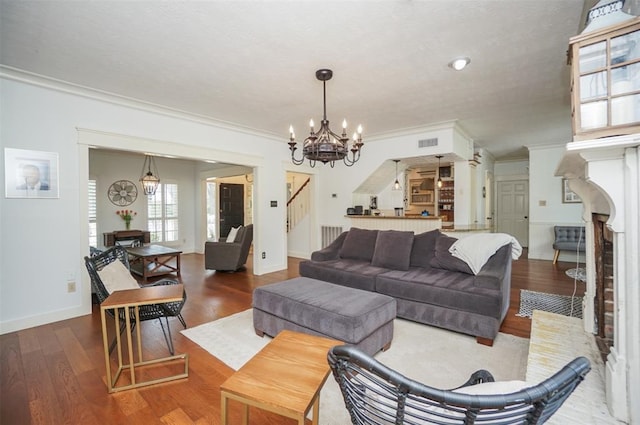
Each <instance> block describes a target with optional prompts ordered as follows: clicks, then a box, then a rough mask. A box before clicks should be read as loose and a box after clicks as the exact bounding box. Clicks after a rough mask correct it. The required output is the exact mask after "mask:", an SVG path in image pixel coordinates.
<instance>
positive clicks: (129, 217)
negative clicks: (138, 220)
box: [116, 210, 138, 230]
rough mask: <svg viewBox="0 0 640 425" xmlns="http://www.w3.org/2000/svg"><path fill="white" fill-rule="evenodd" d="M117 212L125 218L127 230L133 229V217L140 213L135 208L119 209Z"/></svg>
mask: <svg viewBox="0 0 640 425" xmlns="http://www.w3.org/2000/svg"><path fill="white" fill-rule="evenodd" d="M116 214H118V215H119V216H120V218H121V219H123V220H124V225H125V227H126V229H127V230H129V229H131V220H133V217H135V216H136V215H138V213H137V212H135V211H133V210H118V211H116Z"/></svg>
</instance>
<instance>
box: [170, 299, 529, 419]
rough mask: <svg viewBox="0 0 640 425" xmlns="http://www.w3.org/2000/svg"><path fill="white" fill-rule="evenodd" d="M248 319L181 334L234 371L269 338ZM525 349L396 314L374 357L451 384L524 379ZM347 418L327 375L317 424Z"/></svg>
mask: <svg viewBox="0 0 640 425" xmlns="http://www.w3.org/2000/svg"><path fill="white" fill-rule="evenodd" d="M252 318H253V315H252V311H251V310H246V311H243V312H240V313H237V314H234V315H232V316H228V317H225V318H222V319H219V320H216V321H213V322H210V323H205V324H203V325H200V326H196V327H194V328H190V329H186V330H183V331H182V334H183V335H185V336H186V337H187V338H189V339H191V340H192V341H193V342H195V343H196V344H198V345H199V346H200V347H202V348H203V349H205V350H206V351H208V352H209V353H211V354H212V355H213V356H215V357H217V358H218V359H220V360H221V361H222V362H224V363H225V364H226V365H228V366H229V367H231V368H233V369H234V370H237V369H239V368H240V367H241V366H242V365H243V364H244V363H245V362H247V361H248V360H249V359H251V357H253V356H254V355H255V354H256V353H257V352H258V351H259V350H260V349H261V348H262V347H264V346H265V345H266V344H267V343H268V342H269V341H270V339H269V338H268V337H265V338H260V337H258V336H257V335H256V334H255V333H254V331H253V319H252ZM528 350H529V340H528V339H525V338H519V337H516V336H513V335H507V334H502V333H500V334H498V336H497V337H496V339H495V341H494V345H493V347H487V346H485V345H480V344H478V343H476V340H475V338H474V337H471V336H468V335H463V334H458V333H455V332H449V331H446V330H443V329H439V328H434V327H431V326H427V325H422V324H418V323H414V322H410V321H407V320H402V319H396V320H395V322H394V336H393V342H392V344H391V348H390V349H389V350H387V351H385V352H380V353H378V354H376V356H375V357H376V359H377V360H378V361H380V362H382V363H384V364H385V365H387V366H389V367H391V368H392V369H395V370H397V371H398V372H400V373H402V374H404V375H406V376H408V377H411V378H412V379H415V380H417V381H420V382H422V383H424V384H426V385H430V386H433V387H438V388H453V387H457V386H459V385H461V384H462V383H464V382H465V381H466V380H467V379H468V377H469V375H471V373H473V372H474V371H476V370H478V369H487V370H489V371H490V372H491V373H492V374H493V375H494V377H495V378H496V380H513V379H524V377H525V373H526V363H527V355H528ZM348 423H351V422H350V420H349V415H348V413H347V411H346V409H345V407H344V402H343V400H342V395H341V394H340V390H339V388H338V385H337V384H336V382H335V380H334V379H333V377H332V376H329V378H328V379H327V382H326V384H325V385H324V387H323V388H322V392H321V395H320V424H321V425H345V424H348Z"/></svg>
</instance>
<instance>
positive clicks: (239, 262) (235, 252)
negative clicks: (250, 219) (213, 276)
mask: <svg viewBox="0 0 640 425" xmlns="http://www.w3.org/2000/svg"><path fill="white" fill-rule="evenodd" d="M252 242H253V224H249V225H247V226H243V227H241V228H240V230H238V233H237V234H236V237H235V240H234V241H233V242H226V238H220V241H218V242H210V241H207V242H205V244H204V268H205V269H207V270H220V271H236V270H238V269H240V268H241V267H242V266H244V265H245V263H246V262H247V257H248V256H249V249H250V248H251V243H252Z"/></svg>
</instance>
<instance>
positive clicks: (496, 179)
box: [493, 174, 531, 245]
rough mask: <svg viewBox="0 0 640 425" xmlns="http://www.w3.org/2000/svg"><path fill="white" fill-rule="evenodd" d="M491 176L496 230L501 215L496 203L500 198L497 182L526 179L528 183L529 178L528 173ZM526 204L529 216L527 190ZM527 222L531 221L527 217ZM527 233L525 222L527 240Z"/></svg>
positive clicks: (529, 199) (528, 232)
mask: <svg viewBox="0 0 640 425" xmlns="http://www.w3.org/2000/svg"><path fill="white" fill-rule="evenodd" d="M493 177H494V180H493V197H494V202H493V206H494V212H495V216H494V217H493V219H494V220H495V223H494V231H497V230H498V223H499V222H500V219H501V217H500V215H499V211H500V208H499V205H498V199H499V198H500V197H499V196H498V184H499V183H502V182H511V181H522V180H526V181H527V184H528V185H529V183H530V179H529V175H528V174H509V175H504V176H496V175H495V174H494V175H493ZM529 187H530V185H529ZM527 205H529V209H528V211H527V217H531V198H530V197H529V192H528V191H527ZM529 222H531V220H530V219H528V223H529ZM529 235H530V226H529V225H528V224H527V242H528V241H529ZM527 245H528V244H527Z"/></svg>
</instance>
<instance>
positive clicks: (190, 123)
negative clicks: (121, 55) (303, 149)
mask: <svg viewBox="0 0 640 425" xmlns="http://www.w3.org/2000/svg"><path fill="white" fill-rule="evenodd" d="M30 82H32V83H33V84H29V83H24V82H21V81H18V80H17V79H15V77H14V76H13V75H9V74H6V73H5V74H2V78H1V79H0V90H1V93H2V96H0V109H1V110H2V114H1V117H0V124H1V125H0V128H1V133H0V135H1V138H2V145H3V147H11V148H18V149H32V150H41V151H48V152H57V153H58V155H59V170H60V172H59V185H60V197H59V199H7V198H4V197H3V198H2V199H0V205H1V208H0V210H1V211H2V216H1V217H2V223H1V226H0V253H1V254H2V259H1V267H0V332H1V333H6V332H10V331H14V330H19V329H23V328H27V327H31V326H37V325H41V324H44V323H49V322H52V321H56V320H62V319H66V318H70V317H75V316H78V315H83V314H88V313H90V311H91V299H90V293H91V291H90V285H89V280H88V276H87V274H86V270H85V267H84V263H83V257H84V256H85V255H87V254H88V239H87V227H88V226H87V224H86V223H87V221H88V220H87V207H86V205H87V193H86V192H87V191H86V181H87V179H88V176H89V172H88V162H89V160H88V145H89V144H96V145H98V146H102V145H101V144H104V146H105V147H106V146H108V145H109V144H112V145H113V147H114V148H115V149H119V150H132V151H137V152H145V151H149V152H152V153H165V154H170V155H176V156H181V157H185V158H188V159H200V160H203V159H212V160H221V161H224V162H231V163H240V164H244V165H248V166H251V167H255V168H254V169H255V170H256V174H255V183H254V187H255V194H256V195H255V199H256V205H255V206H254V212H255V217H256V218H257V220H254V222H255V228H256V236H255V237H254V247H257V249H254V250H255V251H257V252H262V251H265V252H266V253H267V258H266V259H265V260H262V259H257V260H255V261H254V268H255V271H256V273H266V272H270V271H275V270H280V269H283V268H286V266H287V263H286V238H285V234H286V231H285V227H284V223H285V219H284V217H285V214H284V205H285V195H284V192H285V191H284V188H285V172H284V169H283V163H284V162H285V161H287V160H288V153H289V152H288V150H287V149H286V144H284V143H283V142H281V141H279V140H275V139H273V138H269V137H266V136H262V135H260V134H258V133H252V132H249V131H239V130H237V129H236V130H234V129H230V128H228V127H222V126H221V125H214V123H213V122H211V121H204V120H202V119H196V118H193V117H187V116H183V115H179V114H177V113H174V112H167V111H162V110H159V109H158V108H154V109H153V110H152V109H150V108H147V107H146V106H143V105H136V104H132V103H131V102H128V101H126V100H122V99H118V100H117V103H115V102H114V101H111V100H112V99H111V98H109V99H107V98H106V96H104V95H98V96H99V97H95V94H93V93H90V92H88V91H84V92H80V91H78V90H77V89H75V88H71V87H65V89H66V90H68V91H67V92H62V91H59V90H52V89H50V88H49V87H52V88H53V87H54V86H53V85H52V84H53V83H50V82H48V81H46V80H35V79H34V80H33V81H30ZM56 88H57V86H56ZM72 91H73V92H74V93H76V92H78V93H79V94H78V95H76V94H72V93H71V92H72ZM78 128H84V129H92V130H98V131H97V132H95V133H92V132H79V131H78ZM117 135H126V136H132V137H125V138H122V137H118V136H117ZM80 139H82V140H80ZM158 165H159V166H160V164H158ZM139 167H140V169H141V168H142V165H140V166H139ZM137 168H138V167H136V169H137ZM136 174H137V172H136ZM134 177H135V175H134ZM1 178H2V179H4V173H2V177H1ZM271 200H276V201H278V207H275V208H272V207H270V204H269V202H270V201H271ZM114 215H115V214H114ZM195 221H196V220H194V222H195ZM196 226H201V224H200V223H196ZM196 229H198V227H196ZM196 233H200V231H199V230H196ZM196 243H197V242H196ZM254 259H255V257H254ZM69 280H75V281H77V282H81V283H80V284H78V285H77V287H78V290H77V292H75V293H67V281H69Z"/></svg>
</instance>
